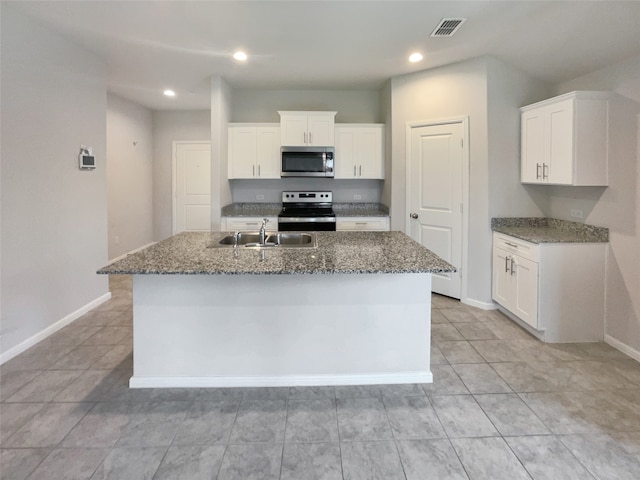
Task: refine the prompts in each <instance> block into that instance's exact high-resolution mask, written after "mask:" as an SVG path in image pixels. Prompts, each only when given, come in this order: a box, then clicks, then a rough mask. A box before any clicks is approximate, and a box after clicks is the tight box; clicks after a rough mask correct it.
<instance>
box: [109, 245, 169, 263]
mask: <svg viewBox="0 0 640 480" xmlns="http://www.w3.org/2000/svg"><path fill="white" fill-rule="evenodd" d="M156 243H158V242H151V243H147V244H146V245H143V246H141V247H138V248H134V249H133V250H131V251H130V252H127V253H125V254H122V255H120V256H119V257H116V258H112V259H111V260H109V265H111V264H112V263H114V262H117V261H118V260H122V259H123V258H127V257H128V256H129V255H133V254H134V253H136V252H139V251H140V250H144V249H145V248H147V247H150V246H151V245H155V244H156Z"/></svg>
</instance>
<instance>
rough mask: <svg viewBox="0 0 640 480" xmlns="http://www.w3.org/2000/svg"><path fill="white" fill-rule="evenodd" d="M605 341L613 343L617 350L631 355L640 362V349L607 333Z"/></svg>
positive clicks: (609, 343)
mask: <svg viewBox="0 0 640 480" xmlns="http://www.w3.org/2000/svg"><path fill="white" fill-rule="evenodd" d="M604 342H605V343H606V344H608V345H611V346H612V347H613V348H615V349H616V350H620V351H621V352H622V353H624V354H625V355H629V356H630V357H631V358H633V359H634V360H636V361H637V362H640V351H638V350H636V349H635V348H632V347H630V346H629V345H627V344H626V343H622V342H621V341H620V340H617V339H615V338H613V337H612V336H611V335H605V336H604Z"/></svg>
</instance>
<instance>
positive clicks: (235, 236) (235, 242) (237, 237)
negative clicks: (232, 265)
mask: <svg viewBox="0 0 640 480" xmlns="http://www.w3.org/2000/svg"><path fill="white" fill-rule="evenodd" d="M239 241H240V232H239V231H238V230H236V231H235V233H234V234H233V246H234V247H237V246H238V242H239Z"/></svg>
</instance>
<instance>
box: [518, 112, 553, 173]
mask: <svg viewBox="0 0 640 480" xmlns="http://www.w3.org/2000/svg"><path fill="white" fill-rule="evenodd" d="M544 117H545V115H544V109H542V108H539V109H535V110H529V111H527V112H523V113H522V145H521V162H520V168H521V171H520V181H521V182H522V183H542V168H543V165H544V163H548V162H549V156H548V147H547V145H548V141H547V139H546V137H545V126H544V125H545V120H544Z"/></svg>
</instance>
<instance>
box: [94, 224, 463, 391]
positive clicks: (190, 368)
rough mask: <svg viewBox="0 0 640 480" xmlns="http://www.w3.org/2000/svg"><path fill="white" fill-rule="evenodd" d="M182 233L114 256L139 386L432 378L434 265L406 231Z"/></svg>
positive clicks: (444, 267) (107, 270)
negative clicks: (126, 280) (224, 241)
mask: <svg viewBox="0 0 640 480" xmlns="http://www.w3.org/2000/svg"><path fill="white" fill-rule="evenodd" d="M225 235H228V233H223V232H219V233H181V234H178V235H176V236H174V237H171V238H169V239H167V240H164V241H162V242H159V243H157V244H155V245H153V246H151V247H149V248H147V249H145V250H142V251H140V252H138V253H136V254H133V255H129V256H128V257H126V258H124V259H122V260H120V261H117V262H115V263H112V264H110V265H108V266H106V267H104V268H102V269H101V270H99V271H98V273H100V274H127V275H132V276H133V335H134V339H133V355H134V360H133V377H132V378H131V380H130V382H129V384H130V386H131V387H133V388H150V387H234V386H295V385H355V384H384V383H388V384H391V383H428V382H431V381H432V376H431V371H430V330H431V273H434V272H451V271H455V268H454V267H452V266H451V265H449V264H448V263H447V262H445V261H444V260H442V259H441V258H439V257H437V256H436V255H435V254H433V253H432V252H431V251H429V250H428V249H426V248H424V247H423V246H421V245H419V244H418V243H416V242H414V241H413V240H411V239H410V238H409V237H407V236H406V235H404V234H403V233H400V232H317V243H318V246H317V247H316V248H284V247H275V248H257V249H254V248H244V247H238V248H209V246H210V245H212V244H216V243H217V242H218V241H219V240H220V239H221V238H222V237H224V236H225Z"/></svg>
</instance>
